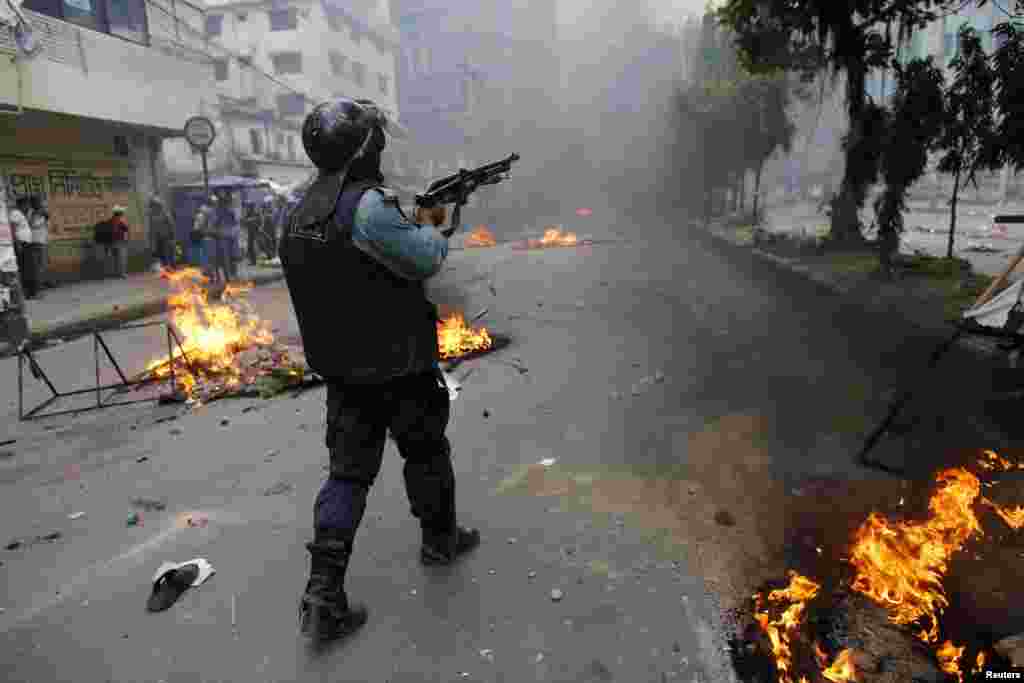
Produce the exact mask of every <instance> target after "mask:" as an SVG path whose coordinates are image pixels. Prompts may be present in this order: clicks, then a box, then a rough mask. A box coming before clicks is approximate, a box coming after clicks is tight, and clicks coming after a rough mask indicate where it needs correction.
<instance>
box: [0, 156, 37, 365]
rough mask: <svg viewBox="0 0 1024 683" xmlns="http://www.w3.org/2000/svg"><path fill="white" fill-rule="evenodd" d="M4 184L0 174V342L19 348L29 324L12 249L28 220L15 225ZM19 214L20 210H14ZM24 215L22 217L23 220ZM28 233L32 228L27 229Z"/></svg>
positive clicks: (24, 340) (26, 334) (22, 235)
mask: <svg viewBox="0 0 1024 683" xmlns="http://www.w3.org/2000/svg"><path fill="white" fill-rule="evenodd" d="M8 196H9V195H8V193H7V183H6V180H5V179H4V177H3V176H0V342H6V343H8V344H10V345H11V346H12V347H14V348H19V347H20V346H21V345H22V344H23V343H24V342H26V341H27V340H28V334H29V324H28V318H27V317H26V315H25V307H24V301H23V299H22V295H21V281H20V278H19V273H18V258H17V255H16V254H15V251H14V242H15V239H16V238H21V237H25V231H26V230H28V223H27V222H25V225H24V226H22V225H21V223H20V222H19V223H18V224H17V225H16V224H15V223H14V220H13V219H16V218H17V217H16V216H14V217H13V219H12V214H14V213H15V212H16V210H12V211H8V204H7V197H8ZM17 213H20V212H17ZM24 217H25V216H24V214H22V215H21V218H22V219H24ZM29 233H31V231H29Z"/></svg>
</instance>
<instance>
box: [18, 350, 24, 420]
mask: <svg viewBox="0 0 1024 683" xmlns="http://www.w3.org/2000/svg"><path fill="white" fill-rule="evenodd" d="M24 374H25V353H24V351H22V350H21V349H18V419H19V420H24V419H25V378H24Z"/></svg>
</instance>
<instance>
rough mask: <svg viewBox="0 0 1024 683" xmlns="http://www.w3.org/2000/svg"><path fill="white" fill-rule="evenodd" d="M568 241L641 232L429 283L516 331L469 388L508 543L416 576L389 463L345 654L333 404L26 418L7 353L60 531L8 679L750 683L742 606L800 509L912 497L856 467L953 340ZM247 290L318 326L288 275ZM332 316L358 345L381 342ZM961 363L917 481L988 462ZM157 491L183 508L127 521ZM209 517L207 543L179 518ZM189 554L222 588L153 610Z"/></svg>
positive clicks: (23, 488) (26, 535) (676, 262)
mask: <svg viewBox="0 0 1024 683" xmlns="http://www.w3.org/2000/svg"><path fill="white" fill-rule="evenodd" d="M573 208H575V207H573ZM570 211H571V209H570ZM617 223H621V224H622V226H625V225H626V224H628V225H629V229H628V232H627V231H626V230H625V229H624V228H623V227H620V226H618V225H617ZM566 227H567V228H569V229H578V231H579V232H581V233H584V232H586V233H589V234H593V235H594V236H595V237H607V238H612V237H615V236H616V233H617V232H618V233H619V234H620V235H628V237H627V239H626V240H624V241H620V242H619V243H612V242H608V243H604V242H602V243H601V244H595V245H593V246H586V247H579V248H574V249H551V250H544V251H517V250H513V249H511V248H510V247H507V246H503V247H498V248H495V249H471V250H466V251H462V252H453V254H452V258H451V266H452V269H451V270H450V271H449V272H447V273H446V274H445V276H443V278H442V280H441V281H440V282H438V283H434V284H433V285H432V288H431V291H432V292H433V296H435V298H436V299H437V300H438V301H439V302H441V303H446V304H450V305H456V306H459V307H461V308H463V309H465V310H466V311H467V313H468V314H473V313H475V312H476V311H477V310H480V309H482V308H484V307H487V308H489V313H488V314H487V316H486V317H484V318H483V319H482V320H481V321H480V324H484V325H486V326H487V327H488V328H490V329H491V330H492V331H495V332H499V333H503V334H508V335H509V336H511V337H512V340H513V342H512V345H511V346H510V347H509V348H507V349H506V350H504V351H502V352H501V353H497V354H494V355H492V356H487V357H483V358H481V359H480V360H477V361H472V362H467V363H465V364H463V365H462V366H461V367H460V368H458V369H457V371H456V376H457V377H459V378H460V379H461V381H462V385H463V389H462V392H461V395H460V396H459V398H458V399H457V400H456V401H455V403H454V404H453V418H452V426H451V429H450V437H451V439H452V442H453V446H454V451H455V455H454V458H455V468H456V472H457V474H458V477H459V480H458V481H459V506H460V516H461V518H462V520H463V521H464V522H466V523H468V524H472V525H476V526H479V527H480V528H481V530H482V533H483V537H484V543H483V545H482V546H481V547H480V548H479V549H478V550H477V551H476V552H475V553H474V554H473V555H472V556H470V557H468V558H467V559H466V560H465V561H464V562H463V563H461V564H460V565H458V566H457V567H455V568H452V569H450V570H441V571H438V570H430V571H428V570H425V569H423V568H422V567H420V566H419V564H418V563H417V561H416V559H417V553H418V535H417V527H416V525H415V523H414V521H413V520H412V519H411V517H410V516H409V514H408V503H407V502H406V498H405V494H404V491H403V490H402V478H401V476H400V462H399V458H398V457H397V455H396V454H395V452H394V448H393V446H392V445H390V444H389V446H388V454H387V457H386V459H385V466H384V468H383V471H382V473H381V477H380V480H379V481H378V484H377V486H376V487H375V489H374V492H373V494H372V495H371V498H370V503H369V508H368V511H367V517H366V522H365V524H364V526H363V528H362V530H361V532H360V536H359V538H358V540H357V544H356V555H355V559H354V561H353V564H352V567H351V570H350V575H349V582H348V586H349V592H350V594H351V595H352V597H353V598H355V599H358V600H365V601H366V602H367V603H368V605H369V607H370V623H369V624H368V626H367V627H366V628H365V629H364V630H363V631H362V632H361V633H359V634H358V635H356V636H355V637H354V638H352V639H351V640H349V641H346V642H343V643H340V644H338V645H335V646H332V647H330V648H328V649H327V650H326V651H311V650H308V649H307V648H306V647H305V645H304V644H303V643H302V642H301V641H300V640H299V638H298V637H297V633H296V627H297V620H296V616H297V612H296V610H297V604H298V603H297V601H298V597H299V593H300V591H301V589H302V586H303V583H304V580H305V573H306V570H307V566H308V559H307V558H308V556H307V553H306V552H305V550H304V548H303V545H302V544H303V542H305V541H306V540H308V538H309V536H310V533H311V530H310V522H311V516H312V503H313V499H314V497H315V495H316V492H317V489H318V487H319V482H320V480H321V479H322V477H323V475H324V471H323V467H324V465H325V464H326V450H325V448H324V447H323V426H322V423H323V418H324V415H323V413H324V410H323V396H324V390H323V389H322V388H320V389H317V390H312V391H309V392H306V393H305V394H303V395H301V396H300V397H298V398H290V397H288V396H287V395H286V396H284V397H281V398H277V399H274V400H271V401H259V400H249V399H245V400H233V401H222V402H219V403H214V404H211V405H209V406H207V407H205V408H203V409H201V410H199V411H198V412H196V413H194V414H184V413H183V412H182V409H181V408H180V407H175V406H163V407H160V406H154V405H152V404H141V405H135V406H130V407H119V408H115V409H108V410H105V411H97V412H93V413H86V414H82V415H80V416H78V417H76V418H73V419H72V418H53V419H45V420H41V421H39V422H35V423H17V421H16V414H15V412H14V411H16V405H15V403H16V398H17V397H16V394H15V393H14V390H15V388H16V386H17V382H16V374H17V361H16V359H11V358H7V359H2V360H0V387H3V392H4V393H3V399H4V406H5V410H4V414H3V416H2V417H0V421H2V423H3V428H4V433H9V434H11V436H10V437H9V438H17V439H18V441H17V443H15V444H14V445H12V446H4V447H0V450H10V454H9V455H8V456H5V457H3V458H2V459H0V486H2V487H3V488H2V489H0V492H2V495H0V513H2V514H0V519H2V521H0V539H11V540H14V539H32V538H34V537H36V536H42V535H45V534H48V533H50V532H52V531H60V532H61V534H62V536H61V537H60V538H58V539H56V540H54V541H52V542H39V543H29V544H27V545H22V546H21V547H19V548H17V549H15V550H3V551H0V560H2V562H3V565H2V566H0V572H3V574H4V578H5V579H6V581H5V585H6V595H5V596H4V598H3V604H2V606H3V608H4V611H3V613H2V614H0V630H2V631H3V632H4V634H5V638H4V644H3V645H2V646H0V648H3V649H2V652H3V659H4V661H5V663H6V664H7V666H6V669H7V670H8V672H9V673H8V676H7V678H8V680H11V681H33V682H36V681H51V680H83V681H107V680H110V681H153V682H156V681H166V682H168V683H170V682H172V681H239V682H241V681H245V682H249V681H307V680H309V681H311V680H337V681H380V682H384V681H391V682H398V681H410V682H411V681H463V680H465V681H508V682H510V683H511V682H513V681H515V682H519V681H534V680H535V681H559V682H562V681H564V682H568V681H622V682H628V683H633V682H638V681H652V682H659V683H660V682H662V681H666V680H680V681H686V683H690V681H695V680H696V681H715V682H718V681H728V680H730V676H731V675H730V674H729V673H728V669H729V665H728V658H727V655H726V654H725V653H724V652H723V650H724V648H725V646H726V637H727V633H726V629H727V627H728V619H727V617H726V615H725V614H724V612H723V610H725V609H727V608H734V607H736V606H738V605H740V604H742V601H743V600H744V599H745V598H747V597H749V591H750V589H751V586H750V585H748V584H749V583H750V582H751V581H752V580H756V578H760V575H759V572H762V571H766V568H769V569H771V570H772V571H774V568H775V567H776V564H777V562H778V560H779V558H780V557H785V555H786V553H787V552H790V550H789V549H788V547H787V543H788V542H789V541H790V539H789V538H788V537H787V535H786V533H785V532H786V528H785V527H786V526H787V524H788V521H787V520H788V517H787V515H788V514H789V507H790V505H791V504H792V503H793V500H794V498H795V494H793V493H792V491H793V490H794V489H795V488H796V487H798V486H800V485H802V484H803V483H804V482H806V481H809V480H811V479H817V480H821V479H830V480H833V481H838V482H841V483H842V482H846V483H849V484H850V485H864V484H869V485H874V484H873V482H874V483H877V484H878V485H879V486H881V485H882V483H883V482H887V481H888V480H886V479H882V478H881V477H880V476H879V475H876V474H874V473H872V472H869V471H866V470H862V469H858V468H856V467H854V465H853V464H852V457H853V454H854V453H855V452H856V449H857V446H858V445H859V444H860V442H861V439H862V438H863V436H864V433H865V432H866V431H867V430H869V429H870V428H871V427H872V426H873V425H874V423H875V420H877V419H878V417H880V415H881V414H882V412H884V409H885V407H886V406H885V401H884V397H885V391H886V390H889V389H892V388H893V387H894V386H897V385H899V384H900V383H902V382H905V381H906V380H907V379H908V378H910V377H913V376H914V375H915V370H916V368H918V367H920V366H923V364H924V355H923V354H924V353H925V352H926V351H930V350H931V348H932V347H933V346H934V344H935V343H936V341H937V340H935V339H933V338H931V337H928V336H926V335H925V334H924V333H921V332H917V331H915V330H913V329H909V328H907V327H906V326H905V324H904V323H902V322H901V321H899V320H895V319H890V318H886V317H879V316H877V315H870V314H867V313H864V312H861V311H859V310H858V309H856V307H855V306H853V305H850V304H844V303H843V302H841V301H840V300H838V299H837V298H836V297H834V296H833V295H831V294H828V293H825V292H824V291H822V290H819V289H817V288H815V287H814V286H813V285H810V284H808V283H807V282H805V281H803V280H801V279H800V278H798V277H796V276H794V275H791V274H785V273H782V272H781V271H777V270H773V269H771V268H770V267H769V266H766V265H764V264H757V263H754V262H752V261H750V260H749V259H748V258H747V257H746V256H745V255H743V254H740V253H733V252H723V251H719V250H718V249H717V248H713V247H712V246H710V244H709V243H708V242H707V241H706V240H705V239H704V238H700V237H698V236H696V235H690V234H689V233H687V232H686V231H685V230H683V229H682V228H680V227H677V226H668V225H664V224H662V222H661V221H656V220H651V221H649V222H648V223H647V224H644V225H637V221H635V220H629V221H626V220H625V219H619V220H618V221H617V220H616V219H615V218H614V217H612V216H609V215H608V213H607V212H604V213H601V212H595V218H594V222H593V223H588V224H587V226H586V229H583V228H579V227H578V226H575V225H569V224H567V225H566ZM492 287H493V290H492ZM452 290H459V291H458V292H455V293H453V291H452ZM492 291H493V293H492ZM251 301H252V303H253V305H254V306H255V307H256V309H257V310H258V311H260V313H261V314H262V315H263V316H264V317H265V318H266V319H268V320H270V321H272V324H273V326H274V327H275V328H276V329H277V330H278V334H280V335H290V334H295V323H294V319H293V318H292V316H291V313H290V309H289V305H288V304H289V302H288V298H287V291H286V289H284V287H283V285H281V284H277V285H268V286H266V287H262V288H257V289H256V290H254V291H253V292H252V294H251ZM337 301H338V304H337V305H338V309H337V314H338V317H339V321H342V320H344V325H340V326H339V330H340V333H345V334H358V321H352V320H347V319H344V313H345V312H344V295H343V293H339V295H338V297H337ZM124 334H125V335H126V337H125V339H124V340H119V341H118V342H117V343H118V344H121V345H122V346H121V347H120V349H119V351H115V353H120V354H121V355H120V356H119V358H122V357H123V358H124V363H125V365H127V366H129V367H141V366H142V365H143V364H144V363H145V362H146V361H147V360H149V359H150V358H151V357H153V356H154V355H157V354H159V353H161V351H162V349H163V346H162V344H163V343H164V342H163V340H162V339H160V338H159V336H158V335H153V336H146V334H145V333H142V332H128V333H124ZM109 336H110V338H112V339H114V338H115V335H114V334H111V335H109ZM75 344H83V345H84V346H82V347H80V348H73V347H72V344H70V343H69V344H66V345H63V346H57V347H54V348H52V349H48V350H45V351H42V352H41V353H40V359H41V360H43V359H47V360H49V358H50V356H52V361H49V362H51V363H52V366H53V370H52V373H51V374H52V375H53V376H55V377H56V376H57V375H58V374H59V375H61V376H65V377H67V378H68V381H69V382H80V383H83V384H84V383H85V382H88V381H90V380H91V378H92V376H93V374H94V372H95V369H94V367H93V366H92V357H91V348H90V344H89V342H87V341H86V342H75ZM951 358H952V359H951V360H950V361H948V365H949V367H950V368H951V369H950V370H948V371H947V372H946V373H944V374H943V375H942V376H941V377H940V378H935V379H934V381H936V382H939V383H940V386H942V387H949V386H955V387H956V389H957V390H956V391H955V392H951V391H944V392H941V393H940V392H937V391H932V392H930V393H929V397H928V398H927V399H926V401H925V404H926V408H921V411H922V413H923V414H928V415H935V416H938V417H939V418H944V419H942V420H941V424H940V423H939V421H938V420H935V421H930V422H927V424H925V425H923V426H921V427H920V428H918V429H915V430H913V431H911V432H910V434H909V435H908V437H907V438H906V439H893V440H890V441H888V442H886V443H885V444H883V446H882V448H883V449H888V451H889V452H892V453H895V454H897V455H900V454H903V453H907V454H909V455H911V456H912V460H913V464H915V465H917V466H918V467H919V470H920V472H922V473H923V472H927V471H930V470H931V469H932V468H933V467H937V466H938V465H939V464H940V463H941V462H942V460H943V458H944V457H945V456H946V454H947V453H952V452H953V451H954V450H955V449H956V448H958V447H979V446H984V445H986V444H985V443H984V438H983V436H982V431H983V430H982V428H981V427H979V426H978V425H979V424H980V423H979V422H978V420H977V419H975V418H977V417H978V415H979V414H980V413H981V412H983V407H982V405H981V402H980V400H979V398H978V397H979V393H978V392H979V391H980V390H981V389H982V388H983V386H984V384H985V381H986V378H987V375H986V371H985V369H984V368H980V367H979V366H978V365H977V364H976V363H975V364H973V365H972V364H971V363H970V362H969V361H968V360H967V359H966V358H964V357H963V356H962V355H958V354H957V353H954V354H952V355H951ZM44 367H46V369H47V371H48V372H51V370H50V365H44ZM469 371H471V372H470V373H469V374H468V376H467V374H466V373H467V372H469ZM27 381H28V382H29V383H30V384H33V383H34V380H32V379H31V378H29V379H28V380H27ZM32 391H34V392H35V395H37V396H38V397H42V396H45V393H42V392H40V389H39V387H38V386H34V387H33V389H32ZM175 415H180V417H178V418H177V419H171V420H166V421H161V420H165V419H166V418H169V417H172V416H175ZM979 419H980V418H979ZM979 430H980V431H979ZM545 459H554V460H555V464H554V465H552V466H551V467H550V468H547V469H545V468H544V467H543V466H538V465H537V463H539V462H540V461H542V460H545ZM70 465H77V469H76V468H69V466H70ZM531 466H532V467H531ZM279 484H280V485H279ZM275 485H279V486H275ZM272 487H273V489H274V490H276V491H279V493H274V494H272V495H266V494H267V493H268V489H271V488H272ZM137 496H146V497H153V498H162V499H165V500H166V501H167V509H166V510H164V511H162V512H153V513H144V524H143V526H141V527H132V528H129V527H126V525H125V519H126V518H127V517H128V515H129V514H131V512H132V511H133V510H132V507H131V504H130V503H131V500H132V499H133V498H135V497H137ZM77 512H84V513H85V514H84V516H81V517H80V518H77V519H74V520H71V519H69V517H68V516H69V515H71V514H73V513H77ZM198 514H201V515H205V516H206V517H207V518H208V519H209V524H208V525H207V526H205V527H203V528H191V527H189V526H187V524H185V523H184V519H185V518H186V517H188V516H193V517H194V516H196V515H198ZM6 542H8V541H6V540H5V543H6ZM194 557H205V558H207V559H208V560H209V561H210V562H211V563H212V564H213V566H214V568H215V569H216V570H217V573H216V574H215V575H214V576H213V577H212V578H211V579H210V580H209V581H208V582H207V583H206V584H204V585H203V586H201V587H198V588H193V589H191V590H190V591H189V592H188V593H186V594H185V596H184V597H183V598H182V599H181V601H180V602H179V603H178V604H177V605H175V606H174V607H173V608H172V609H170V610H169V611H167V612H165V613H160V614H147V613H146V612H145V611H144V605H145V602H146V597H147V596H148V593H149V589H150V586H149V581H150V578H151V577H152V575H153V572H154V571H155V569H156V568H157V567H158V566H159V565H160V563H161V562H163V561H169V560H177V561H185V560H189V559H192V558H194ZM553 589H558V590H560V591H562V594H561V599H559V600H557V601H556V600H554V599H553V598H552V590H553Z"/></svg>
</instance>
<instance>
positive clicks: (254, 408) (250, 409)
mask: <svg viewBox="0 0 1024 683" xmlns="http://www.w3.org/2000/svg"><path fill="white" fill-rule="evenodd" d="M254 410H256V406H246V407H244V408H242V412H243V413H251V412H252V411H254Z"/></svg>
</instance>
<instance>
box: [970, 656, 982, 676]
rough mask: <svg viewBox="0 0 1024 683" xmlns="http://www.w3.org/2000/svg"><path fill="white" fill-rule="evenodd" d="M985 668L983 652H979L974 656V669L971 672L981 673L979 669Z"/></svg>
mask: <svg viewBox="0 0 1024 683" xmlns="http://www.w3.org/2000/svg"><path fill="white" fill-rule="evenodd" d="M984 668H985V653H984V652H979V653H978V656H977V657H975V658H974V670H973V671H971V673H975V674H977V673H981V670H982V669H984Z"/></svg>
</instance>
